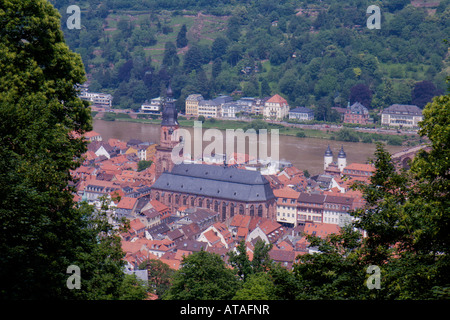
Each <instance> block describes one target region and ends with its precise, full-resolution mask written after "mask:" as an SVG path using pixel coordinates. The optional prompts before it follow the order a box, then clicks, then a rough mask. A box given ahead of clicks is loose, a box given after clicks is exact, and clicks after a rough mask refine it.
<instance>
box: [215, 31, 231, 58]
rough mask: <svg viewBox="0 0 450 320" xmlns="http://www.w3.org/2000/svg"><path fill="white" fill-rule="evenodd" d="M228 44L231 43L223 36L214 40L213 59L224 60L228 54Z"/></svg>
mask: <svg viewBox="0 0 450 320" xmlns="http://www.w3.org/2000/svg"><path fill="white" fill-rule="evenodd" d="M228 44H229V41H228V40H227V39H226V38H224V37H222V36H218V37H217V38H216V39H214V41H213V44H212V46H211V53H212V58H213V59H217V58H222V57H223V56H224V55H225V53H226V52H227V49H228Z"/></svg>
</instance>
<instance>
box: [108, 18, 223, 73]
mask: <svg viewBox="0 0 450 320" xmlns="http://www.w3.org/2000/svg"><path fill="white" fill-rule="evenodd" d="M157 17H158V19H159V21H160V23H161V24H162V25H165V26H168V27H170V28H171V29H172V30H171V32H169V33H167V34H164V33H162V32H157V27H156V22H155V19H154V18H152V16H151V14H150V13H147V12H126V13H122V14H110V15H109V16H108V18H107V19H106V21H107V25H106V26H105V29H106V30H105V31H106V33H107V34H108V35H110V36H112V35H113V34H114V33H115V32H117V23H118V21H120V20H121V19H128V20H130V21H131V23H132V24H133V25H134V26H136V27H139V25H140V24H141V23H142V22H143V21H149V20H150V21H151V26H152V29H153V30H154V35H155V38H156V41H157V42H156V44H155V45H152V46H147V47H144V50H145V52H146V54H147V55H148V56H151V58H152V61H153V62H154V63H155V64H157V65H159V64H160V63H161V62H162V59H163V56H164V46H165V44H166V42H169V41H171V42H173V43H175V42H176V38H177V35H178V32H179V31H180V29H181V27H182V26H183V25H184V24H185V25H186V28H187V30H188V32H187V34H186V37H187V39H188V41H189V42H188V46H187V47H186V48H180V49H178V54H179V55H180V57H181V56H183V55H184V53H185V52H186V51H187V49H188V48H189V46H191V45H192V44H194V43H198V44H207V45H211V43H212V42H213V41H214V39H215V38H217V37H218V36H219V35H220V34H222V33H223V32H224V31H225V29H226V23H227V20H228V17H216V16H210V15H203V14H201V13H199V14H197V15H173V14H172V13H170V12H162V13H159V14H158V15H157Z"/></svg>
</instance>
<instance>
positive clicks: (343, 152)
mask: <svg viewBox="0 0 450 320" xmlns="http://www.w3.org/2000/svg"><path fill="white" fill-rule="evenodd" d="M338 158H347V155H346V154H345V151H344V146H341V150H340V151H339V154H338Z"/></svg>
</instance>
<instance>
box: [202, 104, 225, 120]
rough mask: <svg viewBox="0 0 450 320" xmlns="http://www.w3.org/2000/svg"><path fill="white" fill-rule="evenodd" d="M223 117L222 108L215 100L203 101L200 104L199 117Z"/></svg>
mask: <svg viewBox="0 0 450 320" xmlns="http://www.w3.org/2000/svg"><path fill="white" fill-rule="evenodd" d="M221 115H222V108H221V105H220V103H219V102H216V101H214V100H202V101H199V103H198V116H199V117H200V116H204V117H205V118H219V117H220V116H221Z"/></svg>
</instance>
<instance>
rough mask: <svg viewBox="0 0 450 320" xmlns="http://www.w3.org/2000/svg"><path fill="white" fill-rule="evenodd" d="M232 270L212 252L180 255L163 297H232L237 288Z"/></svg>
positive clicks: (210, 298)
mask: <svg viewBox="0 0 450 320" xmlns="http://www.w3.org/2000/svg"><path fill="white" fill-rule="evenodd" d="M237 281H238V280H237V278H236V277H235V275H234V272H233V271H232V270H230V269H228V268H227V267H226V266H225V263H224V262H223V260H222V258H221V257H220V256H219V255H217V254H214V253H208V252H206V251H203V250H202V251H200V252H196V253H193V254H191V255H189V256H188V257H183V261H182V264H181V268H180V269H179V270H178V271H177V272H176V273H175V275H174V277H173V279H172V286H171V287H170V289H169V290H168V291H166V293H165V295H164V296H163V299H164V300H223V299H231V298H232V297H233V296H234V294H235V292H236V290H237V289H238V282H237Z"/></svg>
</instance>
